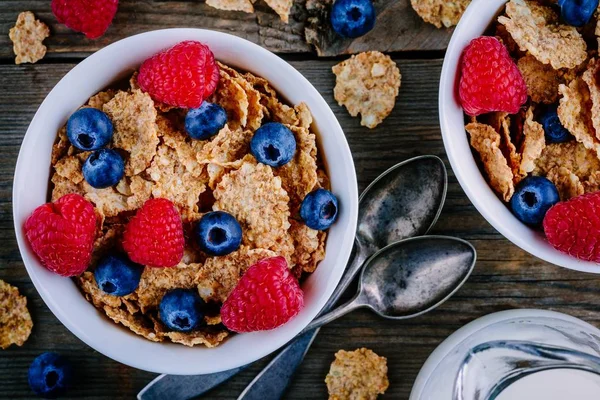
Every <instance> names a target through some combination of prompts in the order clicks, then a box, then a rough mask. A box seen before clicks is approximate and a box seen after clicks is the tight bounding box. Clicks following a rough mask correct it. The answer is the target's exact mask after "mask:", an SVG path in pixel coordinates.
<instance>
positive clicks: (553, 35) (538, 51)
mask: <svg viewBox="0 0 600 400" xmlns="http://www.w3.org/2000/svg"><path fill="white" fill-rule="evenodd" d="M506 15H507V16H508V17H506V16H500V17H498V22H500V23H501V24H503V25H504V26H505V27H506V29H507V30H508V32H509V33H510V34H511V35H512V38H513V39H514V40H515V42H517V44H518V45H519V47H520V48H521V50H523V51H525V50H527V51H529V53H531V55H533V56H534V57H535V58H536V59H538V60H539V61H540V62H542V63H543V64H550V65H552V67H553V68H554V69H560V68H575V67H577V66H578V65H579V64H581V63H583V62H584V61H585V60H586V59H587V45H586V43H585V41H584V40H583V38H582V37H581V35H580V34H579V32H577V29H576V28H575V27H573V26H568V25H560V24H558V14H556V13H555V12H554V10H552V9H551V8H550V7H546V6H542V5H540V4H538V3H536V2H534V1H532V0H511V1H510V2H509V3H507V4H506Z"/></svg>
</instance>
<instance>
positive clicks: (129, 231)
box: [123, 199, 185, 268]
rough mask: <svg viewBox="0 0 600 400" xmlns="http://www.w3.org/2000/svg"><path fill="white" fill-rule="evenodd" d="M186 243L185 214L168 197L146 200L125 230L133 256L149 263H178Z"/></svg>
mask: <svg viewBox="0 0 600 400" xmlns="http://www.w3.org/2000/svg"><path fill="white" fill-rule="evenodd" d="M184 246H185V239H184V237H183V225H182V223H181V217H180V216H179V212H177V209H176V208H175V206H174V205H173V203H171V201H169V200H167V199H150V200H148V201H146V203H144V205H143V206H142V208H140V209H139V210H138V211H137V213H136V214H135V216H134V217H133V218H132V219H131V220H130V221H129V223H128V224H127V227H126V228H125V233H124V234H123V248H124V249H125V251H126V252H127V254H128V255H129V259H130V260H131V261H133V262H135V263H138V264H142V265H147V266H148V267H156V268H164V267H174V266H175V265H177V264H178V263H179V261H181V258H182V257H183V249H184Z"/></svg>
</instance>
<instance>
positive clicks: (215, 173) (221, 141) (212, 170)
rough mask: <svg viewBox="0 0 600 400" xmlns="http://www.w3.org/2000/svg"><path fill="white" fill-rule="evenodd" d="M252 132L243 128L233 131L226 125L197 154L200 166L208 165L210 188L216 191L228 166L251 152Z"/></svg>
mask: <svg viewBox="0 0 600 400" xmlns="http://www.w3.org/2000/svg"><path fill="white" fill-rule="evenodd" d="M250 140H252V132H250V131H244V130H242V129H241V128H238V129H234V130H233V131H232V130H231V129H230V128H229V126H227V125H225V126H224V127H223V129H221V130H220V131H219V133H218V134H217V135H216V136H215V137H213V138H212V139H211V140H210V141H209V142H207V143H206V145H204V147H203V148H202V150H201V151H200V152H199V153H197V154H196V160H197V162H198V163H200V164H206V170H207V172H208V177H209V182H208V186H209V187H210V188H211V189H214V188H215V187H216V185H217V183H219V181H220V180H221V178H222V177H223V175H224V174H225V172H226V165H228V164H229V163H232V162H234V161H236V160H241V159H242V158H243V157H244V156H245V155H246V154H248V153H249V151H250Z"/></svg>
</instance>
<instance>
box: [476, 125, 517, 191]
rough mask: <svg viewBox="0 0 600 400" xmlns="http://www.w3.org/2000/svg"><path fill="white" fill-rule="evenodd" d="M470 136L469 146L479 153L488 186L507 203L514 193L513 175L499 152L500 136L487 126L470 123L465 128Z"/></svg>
mask: <svg viewBox="0 0 600 400" xmlns="http://www.w3.org/2000/svg"><path fill="white" fill-rule="evenodd" d="M465 128H466V130H467V132H469V134H470V135H471V146H473V148H474V149H475V150H476V151H477V152H478V153H479V155H480V157H481V161H482V162H483V166H484V169H485V172H486V173H487V175H488V178H489V180H490V186H491V187H492V188H493V189H494V190H495V191H496V193H498V194H499V195H501V196H502V198H503V199H504V201H509V200H510V198H511V197H512V195H513V193H514V192H515V187H514V183H513V174H512V171H511V169H510V167H509V166H508V163H507V161H506V158H504V155H503V154H502V151H501V150H500V148H499V146H500V134H499V133H498V132H496V131H495V130H494V128H492V127H491V126H489V125H485V124H481V123H478V122H472V123H470V124H468V125H467V126H466V127H465Z"/></svg>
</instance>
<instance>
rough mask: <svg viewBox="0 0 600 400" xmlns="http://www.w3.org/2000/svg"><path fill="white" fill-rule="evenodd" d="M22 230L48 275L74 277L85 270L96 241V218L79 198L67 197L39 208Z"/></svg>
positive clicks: (91, 208)
mask: <svg viewBox="0 0 600 400" xmlns="http://www.w3.org/2000/svg"><path fill="white" fill-rule="evenodd" d="M24 229H25V236H26V237H27V240H28V241H29V244H30V245H31V248H32V249H33V252H34V253H35V254H37V256H38V258H39V259H40V261H41V262H42V265H43V266H44V267H46V269H48V270H49V271H52V272H54V273H55V274H59V275H62V276H75V275H79V274H81V273H82V272H83V271H85V270H86V269H87V267H88V265H89V263H90V259H91V257H92V250H93V249H94V240H95V239H96V214H95V213H94V207H93V206H92V204H91V203H90V202H88V201H87V200H85V199H84V198H83V197H82V196H80V195H78V194H67V195H65V196H63V197H61V198H60V199H58V200H57V201H56V202H55V203H46V204H44V205H42V206H39V207H38V208H36V209H35V210H34V211H33V213H31V215H30V216H29V218H27V220H26V221H25V226H24Z"/></svg>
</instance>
